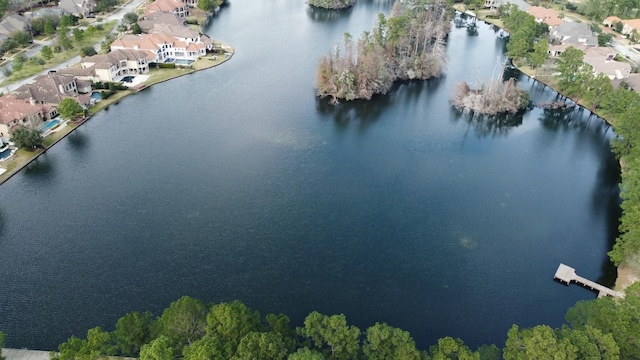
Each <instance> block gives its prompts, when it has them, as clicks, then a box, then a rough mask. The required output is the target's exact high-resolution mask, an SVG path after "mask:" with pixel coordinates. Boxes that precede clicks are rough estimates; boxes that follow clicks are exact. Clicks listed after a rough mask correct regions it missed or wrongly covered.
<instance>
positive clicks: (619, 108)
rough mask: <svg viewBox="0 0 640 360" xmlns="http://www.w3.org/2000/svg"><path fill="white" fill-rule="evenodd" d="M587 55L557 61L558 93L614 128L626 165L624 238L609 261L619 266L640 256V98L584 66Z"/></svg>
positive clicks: (575, 53) (570, 54)
mask: <svg viewBox="0 0 640 360" xmlns="http://www.w3.org/2000/svg"><path fill="white" fill-rule="evenodd" d="M583 57H584V53H583V52H582V51H581V50H578V49H576V48H573V47H569V48H567V49H566V50H565V51H564V52H563V53H562V54H561V55H560V56H559V57H558V60H557V72H558V74H557V76H556V79H557V82H558V88H559V89H558V90H559V91H560V92H561V93H562V94H564V95H565V96H567V97H571V98H573V99H574V100H575V101H577V102H580V103H582V104H584V105H585V106H586V107H588V108H589V109H590V110H592V111H594V112H597V113H599V114H600V115H602V116H603V117H604V118H606V119H608V121H609V122H610V123H611V124H613V126H614V129H615V132H616V135H617V136H616V138H615V140H614V141H613V142H612V149H613V151H614V152H615V153H616V155H617V156H618V158H620V159H622V162H623V164H624V168H623V172H622V175H621V176H622V184H621V185H620V190H621V193H620V196H621V198H622V200H623V202H622V205H621V207H622V216H621V218H620V226H619V230H620V235H619V236H618V238H617V239H616V243H615V245H614V246H613V250H611V251H610V252H609V257H610V258H611V260H612V261H613V263H614V264H615V265H620V264H621V263H622V262H623V261H624V260H625V259H626V258H628V257H631V256H634V255H637V254H638V253H639V252H640V173H639V170H638V169H640V122H638V114H640V94H638V93H637V92H636V91H634V90H632V89H629V88H628V86H626V84H624V83H623V84H622V85H621V86H619V87H618V88H616V89H614V88H613V87H612V85H611V81H610V80H609V78H608V77H606V76H605V75H603V74H595V73H594V71H593V68H592V67H591V66H590V65H588V64H585V63H583V62H582V59H583Z"/></svg>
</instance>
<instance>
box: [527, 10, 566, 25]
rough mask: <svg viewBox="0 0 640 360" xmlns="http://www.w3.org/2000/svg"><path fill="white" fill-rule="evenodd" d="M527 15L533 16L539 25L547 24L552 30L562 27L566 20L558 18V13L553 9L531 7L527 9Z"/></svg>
mask: <svg viewBox="0 0 640 360" xmlns="http://www.w3.org/2000/svg"><path fill="white" fill-rule="evenodd" d="M527 13H528V14H529V15H531V16H533V17H534V18H535V19H536V22H538V23H545V24H547V25H549V27H550V28H554V27H556V26H559V25H562V24H563V23H564V20H562V19H560V17H558V12H557V11H555V10H553V9H547V8H545V7H542V6H531V7H530V8H529V9H527Z"/></svg>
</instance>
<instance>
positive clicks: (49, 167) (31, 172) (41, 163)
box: [24, 153, 55, 180]
mask: <svg viewBox="0 0 640 360" xmlns="http://www.w3.org/2000/svg"><path fill="white" fill-rule="evenodd" d="M54 172H55V161H54V160H53V159H52V158H51V157H49V156H47V154H46V153H45V154H42V155H40V156H39V157H38V158H37V159H35V160H34V161H32V162H31V163H30V164H29V165H27V166H26V167H25V168H24V174H25V176H27V177H28V178H30V179H35V180H38V179H49V177H50V176H51V175H52V174H53V173H54Z"/></svg>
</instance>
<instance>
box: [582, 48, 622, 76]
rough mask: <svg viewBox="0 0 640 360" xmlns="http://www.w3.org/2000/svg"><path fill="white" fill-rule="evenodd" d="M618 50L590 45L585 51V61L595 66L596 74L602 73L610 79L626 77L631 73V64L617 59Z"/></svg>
mask: <svg viewBox="0 0 640 360" xmlns="http://www.w3.org/2000/svg"><path fill="white" fill-rule="evenodd" d="M615 56H616V52H615V50H614V49H613V48H610V47H598V46H594V47H589V48H587V49H586V50H585V53H584V59H583V61H584V63H585V64H589V65H591V66H592V67H593V71H594V73H596V74H599V73H602V74H604V75H606V76H607V77H609V79H611V80H613V79H624V78H627V77H629V74H630V73H631V65H630V64H629V63H628V62H626V61H615V60H614V58H615Z"/></svg>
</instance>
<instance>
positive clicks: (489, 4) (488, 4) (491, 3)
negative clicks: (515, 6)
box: [484, 0, 496, 9]
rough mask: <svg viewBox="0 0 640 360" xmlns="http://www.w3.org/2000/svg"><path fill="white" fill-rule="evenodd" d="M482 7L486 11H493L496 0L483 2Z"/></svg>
mask: <svg viewBox="0 0 640 360" xmlns="http://www.w3.org/2000/svg"><path fill="white" fill-rule="evenodd" d="M484 7H485V8H487V9H493V8H495V7H496V0H484Z"/></svg>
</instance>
